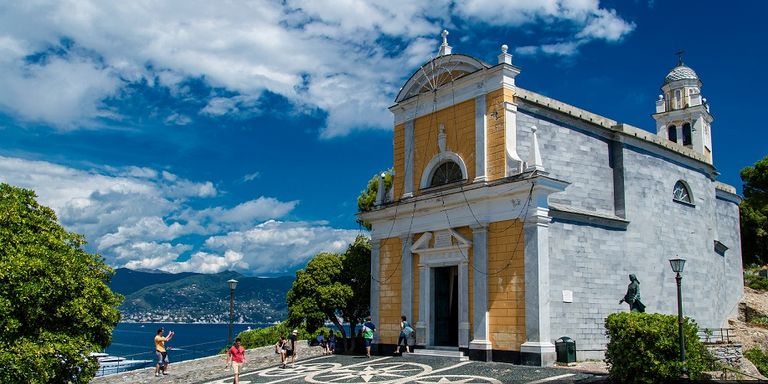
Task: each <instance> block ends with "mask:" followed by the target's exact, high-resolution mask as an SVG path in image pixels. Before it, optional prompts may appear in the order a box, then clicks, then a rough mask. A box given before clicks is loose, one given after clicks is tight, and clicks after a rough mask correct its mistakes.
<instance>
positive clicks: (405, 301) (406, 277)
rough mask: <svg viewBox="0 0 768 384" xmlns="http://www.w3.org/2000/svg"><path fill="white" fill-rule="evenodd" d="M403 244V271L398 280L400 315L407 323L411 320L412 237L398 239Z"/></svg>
mask: <svg viewBox="0 0 768 384" xmlns="http://www.w3.org/2000/svg"><path fill="white" fill-rule="evenodd" d="M400 240H401V243H402V244H403V249H402V252H403V253H402V255H403V257H402V265H401V268H402V269H401V270H402V271H403V274H402V278H401V279H400V288H401V292H400V294H401V296H400V313H401V314H402V315H405V316H406V317H407V318H408V321H412V320H413V253H411V245H412V243H413V236H411V235H407V236H402V237H400Z"/></svg>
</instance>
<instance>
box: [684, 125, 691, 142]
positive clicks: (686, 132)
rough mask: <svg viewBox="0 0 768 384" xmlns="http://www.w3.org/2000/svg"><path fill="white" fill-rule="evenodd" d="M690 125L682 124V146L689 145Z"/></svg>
mask: <svg viewBox="0 0 768 384" xmlns="http://www.w3.org/2000/svg"><path fill="white" fill-rule="evenodd" d="M691 143H692V141H691V124H688V123H685V124H683V145H691Z"/></svg>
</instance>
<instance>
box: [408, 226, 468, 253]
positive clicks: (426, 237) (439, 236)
mask: <svg viewBox="0 0 768 384" xmlns="http://www.w3.org/2000/svg"><path fill="white" fill-rule="evenodd" d="M470 246H472V242H471V241H469V240H467V239H466V238H464V237H463V236H461V234H459V233H458V232H456V231H454V230H453V229H450V228H448V229H443V230H439V231H432V232H425V233H423V234H422V235H421V237H419V239H418V240H416V241H415V242H414V243H413V245H412V246H411V252H413V253H417V254H424V253H436V252H446V251H461V250H465V249H469V247H470Z"/></svg>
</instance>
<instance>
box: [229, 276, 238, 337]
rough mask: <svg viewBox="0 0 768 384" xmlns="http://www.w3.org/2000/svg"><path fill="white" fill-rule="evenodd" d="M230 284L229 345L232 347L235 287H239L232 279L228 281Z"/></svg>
mask: <svg viewBox="0 0 768 384" xmlns="http://www.w3.org/2000/svg"><path fill="white" fill-rule="evenodd" d="M227 284H229V342H228V344H227V345H232V321H233V320H234V312H235V287H237V280H235V279H231V280H229V281H227Z"/></svg>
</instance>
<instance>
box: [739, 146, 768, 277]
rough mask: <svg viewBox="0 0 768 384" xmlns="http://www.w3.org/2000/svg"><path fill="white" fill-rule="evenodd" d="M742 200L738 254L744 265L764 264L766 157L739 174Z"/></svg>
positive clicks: (767, 240) (767, 248)
mask: <svg viewBox="0 0 768 384" xmlns="http://www.w3.org/2000/svg"><path fill="white" fill-rule="evenodd" d="M740 175H741V181H742V182H743V183H744V188H743V190H744V200H742V201H741V204H740V205H739V211H740V214H741V254H742V259H743V261H744V264H745V265H749V264H754V263H760V264H764V263H766V262H768V156H766V157H764V158H763V159H762V160H760V161H758V162H757V163H755V165H754V166H753V167H746V168H744V169H742V170H741V173H740Z"/></svg>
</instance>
